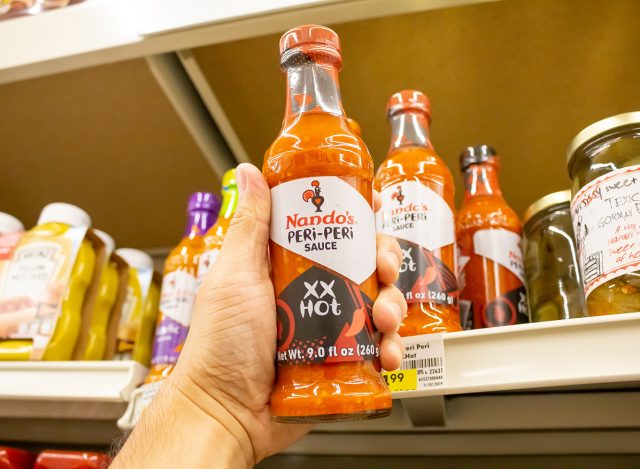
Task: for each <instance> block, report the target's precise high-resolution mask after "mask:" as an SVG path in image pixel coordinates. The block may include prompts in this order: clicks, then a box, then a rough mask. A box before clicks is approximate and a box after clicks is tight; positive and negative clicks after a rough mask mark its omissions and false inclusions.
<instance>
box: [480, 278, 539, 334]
mask: <svg viewBox="0 0 640 469" xmlns="http://www.w3.org/2000/svg"><path fill="white" fill-rule="evenodd" d="M482 322H483V323H484V324H483V327H497V326H511V325H513V324H525V323H528V322H529V312H528V306H527V293H526V291H525V289H524V287H523V286H522V287H518V288H514V289H513V290H511V291H508V292H507V293H504V294H503V295H500V296H499V297H498V298H496V299H495V300H493V301H491V302H490V303H489V304H487V305H486V306H485V308H484V311H483V312H482Z"/></svg>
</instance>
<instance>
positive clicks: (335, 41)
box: [280, 24, 340, 54]
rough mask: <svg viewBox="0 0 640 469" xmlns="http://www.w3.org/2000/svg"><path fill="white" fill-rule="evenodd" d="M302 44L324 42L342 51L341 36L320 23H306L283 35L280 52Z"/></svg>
mask: <svg viewBox="0 0 640 469" xmlns="http://www.w3.org/2000/svg"><path fill="white" fill-rule="evenodd" d="M302 44H324V45H326V46H329V47H331V48H333V49H335V50H337V51H338V52H340V38H338V35H337V34H336V33H335V31H333V30H332V29H329V28H327V27H326V26H320V25H318V24H304V25H302V26H298V27H297V28H293V29H290V30H289V31H287V32H286V33H284V34H283V35H282V37H281V38H280V54H282V53H284V52H285V51H287V50H289V49H292V48H294V47H298V46H300V45H302Z"/></svg>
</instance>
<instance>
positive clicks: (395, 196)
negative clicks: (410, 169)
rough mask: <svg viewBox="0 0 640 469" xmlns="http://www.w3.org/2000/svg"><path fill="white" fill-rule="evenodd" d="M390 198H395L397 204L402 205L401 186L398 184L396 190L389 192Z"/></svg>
mask: <svg viewBox="0 0 640 469" xmlns="http://www.w3.org/2000/svg"><path fill="white" fill-rule="evenodd" d="M391 198H392V199H393V200H397V201H398V204H400V205H402V201H403V200H404V194H403V193H402V186H398V187H397V190H396V192H394V193H393V194H391Z"/></svg>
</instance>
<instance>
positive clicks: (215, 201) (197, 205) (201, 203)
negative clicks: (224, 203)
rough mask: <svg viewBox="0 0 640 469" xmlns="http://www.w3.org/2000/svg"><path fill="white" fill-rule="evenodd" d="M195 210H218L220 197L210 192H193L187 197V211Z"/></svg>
mask: <svg viewBox="0 0 640 469" xmlns="http://www.w3.org/2000/svg"><path fill="white" fill-rule="evenodd" d="M196 210H200V211H205V212H218V211H219V210H220V198H219V197H218V196H215V195H213V194H212V193H211V192H194V193H193V194H191V197H189V203H188V205H187V211H188V212H193V211H196Z"/></svg>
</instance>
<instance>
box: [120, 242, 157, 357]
mask: <svg viewBox="0 0 640 469" xmlns="http://www.w3.org/2000/svg"><path fill="white" fill-rule="evenodd" d="M115 253H116V254H117V255H118V256H120V258H122V259H123V260H124V261H125V262H126V263H127V264H128V266H129V280H128V284H127V294H126V299H125V302H124V305H123V306H122V312H121V314H120V322H119V326H118V334H117V345H116V359H118V360H132V359H133V354H134V349H135V345H136V340H137V339H138V338H139V337H140V333H141V332H140V330H141V327H142V324H143V322H144V319H145V318H144V312H145V311H144V310H145V303H146V300H147V297H148V296H149V294H150V293H151V290H152V288H151V287H152V284H153V260H152V259H151V257H150V256H149V255H148V254H146V253H144V252H142V251H140V250H138V249H131V248H120V249H116V251H115Z"/></svg>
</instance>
